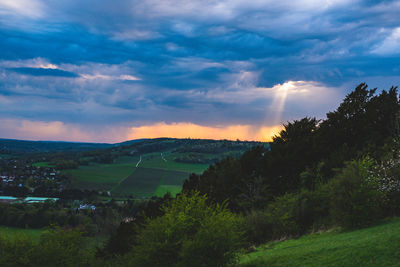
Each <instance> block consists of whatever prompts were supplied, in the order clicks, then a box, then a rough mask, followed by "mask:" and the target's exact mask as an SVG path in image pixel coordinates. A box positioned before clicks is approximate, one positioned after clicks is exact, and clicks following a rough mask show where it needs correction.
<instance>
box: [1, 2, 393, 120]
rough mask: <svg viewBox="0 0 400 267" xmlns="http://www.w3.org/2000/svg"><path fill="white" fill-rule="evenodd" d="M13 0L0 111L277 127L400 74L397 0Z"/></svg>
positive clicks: (6, 12)
mask: <svg viewBox="0 0 400 267" xmlns="http://www.w3.org/2000/svg"><path fill="white" fill-rule="evenodd" d="M7 3H8V2H4V3H0V35H1V38H0V51H1V52H0V101H1V104H2V109H1V110H0V117H10V116H12V115H14V117H18V118H27V115H26V114H30V117H29V119H32V120H45V121H50V120H57V121H62V122H74V123H77V124H82V125H84V124H96V125H102V124H107V125H112V124H113V123H116V124H124V125H142V124H151V123H156V122H160V121H165V122H181V121H186V122H193V123H201V124H203V125H208V124H209V125H221V124H249V125H253V124H261V123H264V124H267V125H270V124H273V123H278V122H277V120H278V119H280V120H281V121H286V120H289V119H293V118H298V117H302V116H307V115H308V116H318V117H321V116H323V115H324V114H325V113H326V112H328V111H329V109H330V108H334V107H335V106H336V105H337V104H338V103H339V102H340V99H341V98H342V97H344V95H345V94H346V93H347V92H349V90H351V89H352V87H354V86H355V85H357V83H361V82H363V81H371V82H372V83H373V84H374V86H378V87H385V88H386V87H387V86H388V84H391V83H393V84H395V85H396V84H398V83H399V81H400V80H399V79H398V77H400V17H399V16H398V14H397V13H398V11H399V10H400V3H399V2H398V1H350V0H339V1H317V0H300V1H285V0H284V1H272V0H271V1H269V0H267V1H265V0H254V1H247V0H246V1H245V0H219V1H214V0H197V1H186V0H164V1H156V0H141V1H136V0H121V1H118V2H117V3H115V2H113V3H111V2H110V1H103V0H100V1H99V0H96V1H94V0H90V1H76V0H70V1H47V0H31V1H28V2H27V1H22V0H15V1H14V2H13V4H12V5H10V4H7ZM28 76H29V77H28ZM65 78H73V79H65ZM290 81H294V83H290ZM296 81H305V82H306V83H297V82H296ZM289 85H290V86H292V87H293V86H294V87H293V88H292V87H290V88H291V90H293V92H292V94H289V96H288V97H287V98H286V99H285V101H286V102H285V105H284V109H283V110H282V111H281V112H280V113H281V114H280V115H279V116H278V115H274V114H275V113H277V112H278V111H276V110H277V109H278V108H277V107H273V105H275V104H276V102H277V100H276V98H277V97H278V96H279V92H280V91H279V90H280V88H282V86H283V87H285V86H289ZM298 88H302V89H301V90H300V89H299V90H297V89H298ZM323 88H324V89H323ZM382 89H384V88H382ZM296 90H297V91H296ZM311 90H315V92H318V93H319V94H322V95H321V96H318V98H317V99H318V101H319V104H318V103H316V102H313V101H314V99H315V97H311V96H313V94H314V92H312V91H311ZM324 95H326V96H325V97H324ZM17 99H18V100H17ZM47 100H48V101H47ZM24 101H25V102H26V105H17V104H16V103H24ZM46 101H47V102H46ZM43 102H46V103H47V104H46V105H43V104H42V103H43ZM278 102H279V101H278ZM310 106H312V107H313V110H309V109H308V108H309V107H310ZM50 114H51V115H50Z"/></svg>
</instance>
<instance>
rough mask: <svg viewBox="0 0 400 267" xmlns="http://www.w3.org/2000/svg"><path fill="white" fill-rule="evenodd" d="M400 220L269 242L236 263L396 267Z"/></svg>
mask: <svg viewBox="0 0 400 267" xmlns="http://www.w3.org/2000/svg"><path fill="white" fill-rule="evenodd" d="M399 251H400V219H399V218H397V219H392V220H390V221H388V222H386V223H383V224H380V225H377V226H373V227H370V228H365V229H361V230H356V231H351V232H335V231H332V232H326V233H320V234H310V235H307V236H304V237H301V238H299V239H295V240H287V241H283V242H275V243H268V244H265V245H262V246H260V247H258V248H257V250H256V251H255V252H252V253H249V254H246V255H243V256H242V257H241V261H240V265H239V266H253V267H254V266H399V263H400V252H399Z"/></svg>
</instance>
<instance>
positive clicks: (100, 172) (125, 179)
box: [42, 153, 208, 198]
mask: <svg viewBox="0 0 400 267" xmlns="http://www.w3.org/2000/svg"><path fill="white" fill-rule="evenodd" d="M173 158H174V155H173V154H171V153H165V154H163V155H161V153H148V154H144V155H142V157H141V161H140V157H137V156H121V157H119V158H117V159H116V160H115V161H114V163H112V164H99V163H93V162H91V163H90V164H89V165H88V166H79V167H78V168H77V169H72V170H65V171H64V172H65V173H69V174H71V175H73V176H74V177H76V181H75V186H76V187H78V188H83V189H90V190H103V191H110V192H111V194H112V196H115V197H122V196H134V197H140V198H148V197H152V196H163V195H164V194H165V193H167V192H170V193H171V194H172V195H176V194H177V193H179V192H180V191H181V188H182V184H183V181H184V180H185V179H186V178H188V177H189V175H190V173H192V172H194V173H200V172H202V171H204V170H205V169H206V168H207V167H208V165H207V164H191V163H179V162H175V161H173ZM139 161H140V163H139ZM138 163H139V164H138ZM42 164H43V163H42ZM136 165H137V167H136Z"/></svg>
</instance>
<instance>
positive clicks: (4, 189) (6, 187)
mask: <svg viewBox="0 0 400 267" xmlns="http://www.w3.org/2000/svg"><path fill="white" fill-rule="evenodd" d="M67 183H68V179H67V177H65V175H63V174H61V172H60V171H59V170H56V169H55V168H53V167H44V166H33V165H32V163H31V162H29V161H26V160H24V159H1V160H0V195H13V196H26V195H33V196H43V195H53V194H54V193H55V192H61V191H62V190H64V188H65V186H66V184H67Z"/></svg>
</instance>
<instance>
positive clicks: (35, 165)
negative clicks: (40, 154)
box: [32, 161, 54, 167]
mask: <svg viewBox="0 0 400 267" xmlns="http://www.w3.org/2000/svg"><path fill="white" fill-rule="evenodd" d="M32 166H33V167H54V165H53V164H51V163H50V162H48V161H41V162H35V163H33V164H32Z"/></svg>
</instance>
